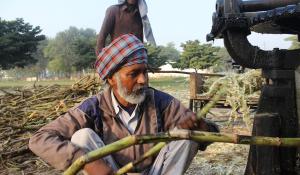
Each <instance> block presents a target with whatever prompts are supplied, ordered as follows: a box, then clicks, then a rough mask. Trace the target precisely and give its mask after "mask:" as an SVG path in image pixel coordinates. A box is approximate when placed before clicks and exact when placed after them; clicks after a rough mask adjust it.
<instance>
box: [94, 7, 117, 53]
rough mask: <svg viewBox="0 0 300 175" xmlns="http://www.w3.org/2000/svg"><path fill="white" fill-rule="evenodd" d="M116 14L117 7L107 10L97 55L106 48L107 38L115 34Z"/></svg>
mask: <svg viewBox="0 0 300 175" xmlns="http://www.w3.org/2000/svg"><path fill="white" fill-rule="evenodd" d="M115 13H116V7H115V6H111V7H109V8H108V9H107V10H106V13H105V17H104V20H103V23H102V26H101V30H100V32H99V34H98V39H97V46H96V55H97V56H98V54H99V53H100V52H101V50H102V49H103V48H104V47H105V41H106V38H107V36H108V35H109V34H110V33H112V32H113V30H114V23H115Z"/></svg>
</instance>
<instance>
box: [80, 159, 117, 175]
mask: <svg viewBox="0 0 300 175" xmlns="http://www.w3.org/2000/svg"><path fill="white" fill-rule="evenodd" d="M83 169H84V171H85V172H86V173H87V174H88V175H113V169H112V168H110V167H109V166H108V165H107V164H106V163H105V162H104V161H103V160H100V159H99V160H95V161H93V162H90V163H87V164H85V166H84V168H83Z"/></svg>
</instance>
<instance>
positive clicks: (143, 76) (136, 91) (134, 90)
mask: <svg viewBox="0 0 300 175" xmlns="http://www.w3.org/2000/svg"><path fill="white" fill-rule="evenodd" d="M110 84H111V86H112V88H113V90H114V92H117V94H115V95H116V96H117V97H118V96H120V97H121V98H122V99H123V100H125V101H127V102H129V103H130V104H138V103H141V102H143V101H144V99H145V95H146V94H145V90H146V88H147V87H148V73H147V65H146V64H135V65H131V66H126V67H123V68H121V69H120V70H119V71H118V72H116V73H115V74H114V75H113V77H112V78H111V81H110Z"/></svg>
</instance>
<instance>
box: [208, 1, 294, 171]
mask: <svg viewBox="0 0 300 175" xmlns="http://www.w3.org/2000/svg"><path fill="white" fill-rule="evenodd" d="M253 31H254V32H258V33H267V34H293V35H298V40H300V0H247V1H246V0H244V1H242V0H217V3H216V12H215V13H214V14H213V26H212V30H211V33H210V34H208V35H207V40H208V41H209V40H213V39H215V38H223V39H224V45H225V47H226V48H227V50H228V52H229V54H230V55H231V57H232V58H233V59H234V60H235V62H236V63H237V64H239V65H242V66H244V67H247V68H255V69H262V73H263V76H264V77H265V78H266V84H265V85H264V87H263V88H262V90H261V91H262V92H261V97H260V99H259V105H258V110H257V113H256V114H255V118H254V123H253V131H252V135H259V136H273V137H277V136H278V137H299V136H300V135H299V133H300V132H299V119H298V116H299V115H298V111H297V91H296V87H297V86H296V81H295V71H296V69H297V68H298V67H299V65H300V49H297V50H285V49H278V48H274V49H273V50H269V51H267V50H262V49H260V48H259V47H257V46H253V45H252V44H251V43H250V42H249V41H248V39H247V36H248V35H250V34H251V32H253ZM299 86H300V85H299ZM298 105H299V104H298ZM298 110H300V108H299V109H298ZM299 150H300V149H299ZM299 150H297V148H288V147H285V148H278V147H266V146H251V147H250V152H249V157H248V162H247V168H246V171H245V174H247V175H248V174H249V175H250V174H251V175H252V174H264V175H271V174H272V175H279V174H280V175H283V174H284V175H290V174H291V175H293V174H300V169H299V167H300V165H299V164H300V156H299V155H300V152H299Z"/></svg>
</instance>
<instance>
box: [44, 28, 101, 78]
mask: <svg viewBox="0 0 300 175" xmlns="http://www.w3.org/2000/svg"><path fill="white" fill-rule="evenodd" d="M95 46H96V32H95V31H94V30H93V29H77V28H76V27H70V28H69V29H68V30H65V31H63V32H59V33H58V34H57V35H56V37H55V38H54V39H52V40H50V41H49V44H48V46H47V47H46V48H45V55H46V57H48V58H49V60H50V62H49V70H51V71H56V72H63V73H65V74H66V75H70V73H71V72H72V71H78V70H81V69H84V68H90V67H91V65H92V63H94V62H95V60H96V56H95ZM54 65H56V66H57V67H55V66H54Z"/></svg>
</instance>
